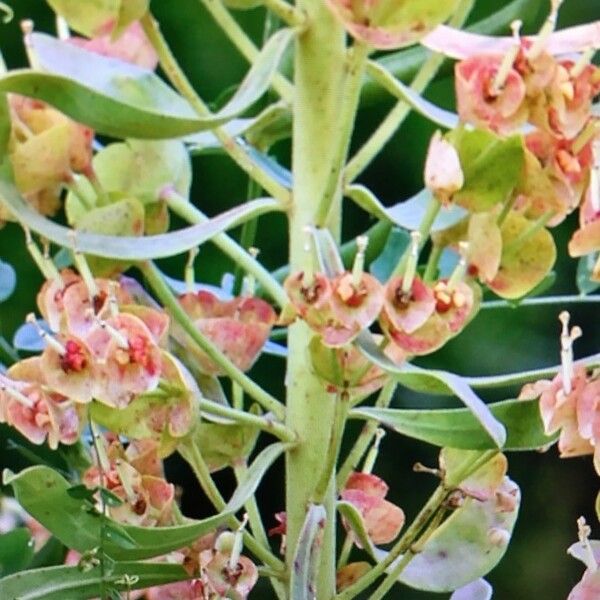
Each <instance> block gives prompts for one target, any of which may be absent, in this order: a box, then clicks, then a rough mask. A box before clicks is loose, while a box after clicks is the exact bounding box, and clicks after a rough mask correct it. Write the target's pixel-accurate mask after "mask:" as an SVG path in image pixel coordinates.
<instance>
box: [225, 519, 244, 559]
mask: <svg viewBox="0 0 600 600" xmlns="http://www.w3.org/2000/svg"><path fill="white" fill-rule="evenodd" d="M247 524H248V513H244V517H243V519H242V522H241V523H240V526H239V527H238V529H237V531H236V532H235V538H234V539H233V546H232V547H231V554H230V555H229V561H228V566H229V569H230V570H231V571H234V570H235V569H236V567H237V566H238V563H239V562H240V555H241V553H242V549H243V548H244V530H245V529H246V525H247Z"/></svg>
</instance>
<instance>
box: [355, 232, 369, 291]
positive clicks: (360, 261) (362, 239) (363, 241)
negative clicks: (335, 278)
mask: <svg viewBox="0 0 600 600" xmlns="http://www.w3.org/2000/svg"><path fill="white" fill-rule="evenodd" d="M368 244H369V238H368V237H367V236H366V235H359V236H358V237H357V238H356V248H357V252H356V256H355V257H354V264H353V265H352V285H353V286H354V287H355V288H356V287H358V286H359V285H360V282H361V279H362V275H363V271H364V269H365V252H366V250H367V246H368Z"/></svg>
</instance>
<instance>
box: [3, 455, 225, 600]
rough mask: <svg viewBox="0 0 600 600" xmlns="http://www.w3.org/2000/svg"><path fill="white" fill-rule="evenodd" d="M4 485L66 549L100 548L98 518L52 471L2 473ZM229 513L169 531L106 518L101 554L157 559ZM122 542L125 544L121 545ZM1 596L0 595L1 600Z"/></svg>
mask: <svg viewBox="0 0 600 600" xmlns="http://www.w3.org/2000/svg"><path fill="white" fill-rule="evenodd" d="M3 481H4V484H5V485H8V484H10V485H12V487H13V490H14V492H15V497H16V498H17V500H18V501H19V503H20V504H21V506H22V507H23V508H24V509H25V510H26V511H27V512H28V513H29V514H30V515H31V516H32V517H33V518H34V519H37V520H38V521H39V522H40V523H41V524H42V525H43V526H44V527H46V529H49V530H50V531H51V532H52V533H53V534H54V535H55V536H56V537H57V538H58V539H59V540H60V541H61V542H63V544H65V546H67V547H69V548H72V549H74V550H77V551H78V552H86V551H88V550H91V549H92V548H96V547H97V546H98V545H99V542H100V530H101V520H100V518H99V517H100V515H99V514H94V513H92V512H90V510H89V504H88V503H87V502H86V501H85V500H81V499H76V498H72V497H71V496H70V495H69V493H68V490H69V488H70V487H71V486H70V484H69V482H68V481H67V480H66V479H65V478H64V477H62V476H61V475H59V474H58V473H57V472H56V471H54V470H52V469H50V468H48V467H44V466H35V467H30V468H28V469H25V470H24V471H21V472H20V473H19V474H18V475H14V474H12V473H10V471H6V470H5V471H4V477H3ZM231 512H232V511H227V512H222V513H219V514H218V515H215V516H213V517H210V518H208V519H203V520H202V521H191V520H190V522H189V523H187V524H185V525H178V526H173V527H134V526H130V525H120V524H119V523H116V522H114V521H112V520H110V519H106V521H105V522H106V523H108V524H109V534H110V533H111V532H112V535H109V536H108V537H109V539H108V540H107V541H105V544H104V550H105V552H106V554H107V555H108V556H110V557H111V558H113V559H115V560H140V559H145V558H151V557H153V556H160V555H161V554H166V553H167V552H171V551H172V550H177V549H178V548H182V547H183V546H186V545H188V544H191V543H192V542H193V541H195V540H196V539H198V537H200V536H201V535H203V534H205V533H208V532H209V531H212V530H214V529H215V528H216V527H218V526H219V525H220V524H221V523H223V522H224V521H226V520H227V519H228V518H229V517H230V516H231ZM121 532H122V535H120V537H119V536H117V537H115V535H116V534H117V533H121ZM111 538H113V539H114V541H111ZM117 538H118V539H117ZM125 539H127V541H128V544H127V545H126V544H124V542H123V540H125ZM129 540H132V541H133V544H135V547H131V545H132V543H131V542H129ZM124 546H127V547H124ZM3 597H4V596H2V595H0V598H3Z"/></svg>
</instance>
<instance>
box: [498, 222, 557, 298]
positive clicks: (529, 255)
mask: <svg viewBox="0 0 600 600" xmlns="http://www.w3.org/2000/svg"><path fill="white" fill-rule="evenodd" d="M535 227H536V224H535V223H533V222H531V221H529V220H528V219H526V218H525V217H523V216H522V215H519V214H517V213H514V212H511V213H509V214H508V215H507V217H506V219H505V220H504V222H503V223H502V226H501V227H500V231H501V233H502V257H501V259H500V268H499V270H498V273H497V275H496V277H494V279H492V280H491V281H489V282H488V287H489V288H490V289H491V290H492V291H494V292H495V293H496V294H498V296H500V297H501V298H508V299H513V298H521V297H522V296H525V295H526V294H528V293H529V292H530V291H531V290H533V289H534V288H535V287H536V286H537V285H538V284H540V283H541V282H542V281H543V279H544V277H546V275H548V274H549V273H550V271H551V269H552V266H553V265H554V262H555V260H556V245H555V244H554V238H553V237H552V234H551V233H550V232H549V231H548V230H547V229H545V228H544V227H542V228H541V229H538V230H537V231H536V230H535V229H533V230H532V228H535Z"/></svg>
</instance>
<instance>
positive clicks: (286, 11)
mask: <svg viewBox="0 0 600 600" xmlns="http://www.w3.org/2000/svg"><path fill="white" fill-rule="evenodd" d="M263 4H264V5H265V7H266V8H268V9H269V10H270V11H271V12H272V13H273V14H275V15H277V16H278V17H279V18H280V19H281V20H282V21H283V22H284V23H287V24H288V25H289V26H290V27H298V28H299V29H302V28H303V27H305V26H306V15H305V14H304V13H302V12H301V11H299V10H298V9H297V8H295V7H294V6H292V5H291V4H290V3H289V2H286V1H285V0H263Z"/></svg>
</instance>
